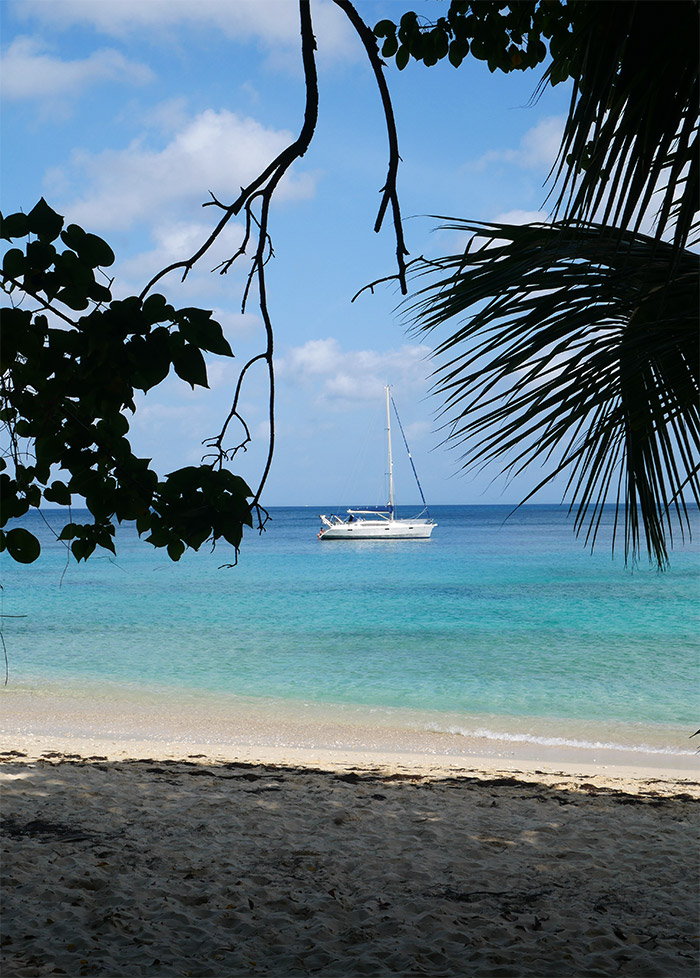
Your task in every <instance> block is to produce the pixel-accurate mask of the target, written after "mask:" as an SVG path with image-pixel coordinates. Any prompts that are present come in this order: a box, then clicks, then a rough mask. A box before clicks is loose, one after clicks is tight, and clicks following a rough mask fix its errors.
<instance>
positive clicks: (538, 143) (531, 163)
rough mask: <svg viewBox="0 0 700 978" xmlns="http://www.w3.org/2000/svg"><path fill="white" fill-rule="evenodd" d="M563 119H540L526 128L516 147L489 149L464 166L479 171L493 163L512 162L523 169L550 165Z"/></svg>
mask: <svg viewBox="0 0 700 978" xmlns="http://www.w3.org/2000/svg"><path fill="white" fill-rule="evenodd" d="M564 121H565V120H564V116H549V117H548V118H546V119H541V120H540V121H539V122H538V123H537V125H536V126H533V128H532V129H528V131H527V132H526V133H525V135H524V136H523V137H522V139H521V140H520V145H519V147H518V149H492V150H489V151H488V152H487V153H484V155H483V156H481V157H479V159H478V160H475V161H473V162H472V163H468V164H467V166H466V168H467V169H469V170H475V171H480V170H485V169H486V167H487V166H490V165H491V164H494V163H512V164H513V165H515V166H519V167H523V168H524V169H534V168H537V167H542V166H545V167H551V166H552V164H553V163H554V161H555V159H556V156H557V152H558V150H559V144H560V143H561V136H562V132H563V131H564Z"/></svg>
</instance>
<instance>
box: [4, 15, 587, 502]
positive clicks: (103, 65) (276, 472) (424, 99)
mask: <svg viewBox="0 0 700 978" xmlns="http://www.w3.org/2000/svg"><path fill="white" fill-rule="evenodd" d="M444 7H445V5H444V4H441V3H436V2H433V0H431V2H420V0H419V2H414V3H412V4H411V3H410V2H409V0H406V2H405V3H404V2H403V0H395V2H391V0H389V2H386V0H385V2H362V0H359V2H358V3H357V8H358V10H359V12H360V14H361V15H362V16H363V17H364V19H365V21H366V22H367V23H369V24H371V25H373V24H374V23H376V22H377V21H378V20H380V19H382V18H383V17H390V18H393V19H398V18H399V17H400V15H401V13H403V12H404V11H405V10H406V9H410V8H413V9H415V10H416V11H417V12H419V13H425V14H426V16H430V14H431V12H432V11H435V10H436V9H438V10H439V11H440V12H444ZM312 14H313V18H314V27H315V31H316V36H317V41H318V48H319V51H318V62H319V75H320V78H319V83H320V113H319V123H318V128H317V132H316V136H315V138H314V141H313V144H312V146H311V148H310V150H309V152H308V153H307V155H306V156H305V158H304V159H303V160H302V161H300V162H299V163H297V165H296V166H295V167H294V169H293V171H292V173H291V174H290V175H289V177H288V178H287V179H286V181H285V183H284V184H283V185H281V186H280V188H279V191H280V192H279V193H278V195H277V196H276V198H275V203H274V207H273V212H272V217H271V225H270V230H271V234H272V239H273V244H274V249H275V258H274V260H273V262H272V263H271V264H270V265H269V266H268V289H269V305H270V310H271V313H272V318H273V324H274V327H275V333H276V349H277V378H278V404H277V451H276V456H275V461H274V465H273V470H272V473H271V476H270V479H269V481H268V485H267V490H266V492H265V495H264V498H263V501H264V502H267V504H268V505H283V504H290V505H305V504H308V505H323V506H329V505H338V506H340V505H345V504H353V503H375V502H383V501H384V499H383V495H384V485H385V480H384V469H385V463H384V454H383V453H384V441H383V440H384V430H383V429H384V419H383V386H384V384H385V383H387V382H388V383H390V384H391V385H392V388H393V393H394V398H395V400H396V402H397V405H398V407H399V411H400V413H401V417H402V421H403V423H404V427H405V429H406V434H407V436H408V439H409V442H410V444H411V448H412V452H413V456H414V459H415V461H416V465H417V467H418V471H419V474H420V476H421V481H422V483H423V487H424V489H425V492H426V495H427V496H428V500H429V502H432V503H435V504H437V503H499V502H508V503H511V502H517V501H518V500H519V498H521V496H522V495H524V494H525V493H526V492H527V490H528V489H529V488H530V487H531V486H532V485H534V484H535V483H537V482H538V481H539V477H540V472H539V471H537V472H531V473H529V474H528V475H527V476H522V477H520V478H519V479H518V480H514V481H513V483H512V484H509V485H508V484H506V482H505V480H504V479H503V478H495V477H496V475H497V473H496V472H495V471H490V472H485V473H481V474H467V475H462V474H460V468H459V452H458V451H455V450H454V449H449V448H447V447H445V446H443V445H442V444H441V441H442V435H441V433H440V431H439V421H438V419H437V411H438V409H439V407H440V402H439V400H438V399H437V398H436V397H435V396H434V395H431V394H430V393H429V391H430V386H431V381H430V373H431V371H432V369H433V365H432V364H431V362H430V359H429V354H430V347H429V346H427V345H425V344H421V343H420V342H419V341H418V340H417V339H416V337H414V336H410V335H408V334H407V333H406V331H405V329H404V326H403V325H402V323H401V320H400V317H399V316H398V315H397V313H396V305H397V302H398V300H399V296H398V293H397V292H396V290H395V289H394V288H393V287H392V286H383V287H380V288H379V289H377V290H375V292H374V294H370V293H369V292H366V293H364V294H363V295H362V296H361V297H360V298H359V299H358V300H357V301H356V302H355V303H351V301H350V300H351V298H352V296H353V295H354V294H355V293H356V292H357V291H358V289H360V288H362V286H363V285H365V284H367V283H368V282H370V281H372V280H374V279H377V278H380V277H382V276H385V275H390V274H392V272H393V271H394V267H395V266H394V250H395V242H394V239H393V234H392V230H391V226H390V224H387V226H386V227H385V229H384V230H383V231H382V233H381V234H379V235H376V234H375V233H374V232H373V230H372V228H373V225H374V220H375V216H376V208H377V206H378V203H379V191H380V189H381V187H382V186H383V183H384V179H385V176H386V167H387V158H388V157H387V142H386V134H385V129H384V124H383V119H382V115H381V108H380V103H379V98H378V94H377V91H376V87H375V82H374V79H373V77H372V74H371V72H370V70H369V66H368V64H367V62H366V60H365V57H364V52H363V50H362V48H361V45H360V43H359V41H358V39H357V37H356V36H355V35H354V33H353V31H352V28H351V27H350V25H349V23H347V22H346V20H345V19H344V16H343V15H342V13H341V12H340V11H338V10H337V9H336V8H335V7H334V6H333V5H332V4H331V3H330V2H327V0H314V2H313V3H312ZM0 15H1V16H2V55H3V57H2V65H3V75H2V92H3V111H2V116H1V125H2V187H3V192H2V209H3V212H5V213H9V212H13V211H16V210H29V209H30V208H31V207H32V206H33V205H34V204H35V203H36V201H37V200H38V199H39V197H41V196H42V195H43V196H44V197H46V199H47V200H48V202H49V203H50V204H51V205H52V206H53V207H54V208H55V209H57V210H58V211H60V212H61V213H62V214H64V215H65V216H66V218H67V221H68V222H71V223H78V224H80V225H82V226H83V227H84V228H86V229H87V230H89V231H93V232H95V233H97V234H100V235H102V236H103V237H104V238H106V240H107V241H109V242H110V244H111V245H112V247H113V248H114V250H115V252H116V254H117V263H116V265H115V267H114V269H113V270H112V271H113V273H114V274H115V283H114V286H113V293H114V294H115V296H121V295H127V294H132V293H134V292H139V291H140V290H141V289H142V287H143V286H144V284H145V283H146V281H147V280H148V279H149V278H150V276H151V274H153V273H154V272H155V271H157V270H159V269H160V268H162V267H163V266H165V265H167V264H168V263H169V262H171V261H173V260H175V259H177V258H182V257H185V256H187V255H188V254H189V253H191V252H192V251H193V250H195V248H196V247H197V246H198V245H199V243H200V242H201V241H202V240H203V239H204V238H205V237H206V235H207V233H208V229H209V228H210V227H211V224H212V223H213V221H214V212H213V210H212V209H211V208H204V209H203V208H202V206H201V205H202V203H203V202H204V201H205V200H207V199H208V194H209V191H213V192H214V193H215V194H216V195H217V196H218V197H219V198H220V199H221V200H225V201H231V200H233V199H234V198H235V197H236V196H237V192H238V189H239V187H240V186H241V185H242V184H243V183H245V182H247V181H249V180H250V179H251V178H252V177H253V176H254V175H255V174H256V173H257V172H258V171H259V170H260V169H261V168H262V167H263V166H264V165H265V164H266V163H267V162H268V161H269V160H270V159H271V158H272V157H273V156H274V155H275V154H276V153H277V152H279V150H280V149H282V148H283V146H284V145H285V144H286V142H287V141H288V140H289V139H290V138H291V137H292V134H294V135H295V134H296V132H297V131H298V129H299V127H300V125H301V122H302V116H303V105H304V94H303V86H302V77H301V67H300V54H299V26H298V12H297V5H296V3H295V2H294V0H223V2H222V0H192V2H191V0H177V2H169V0H166V2H161V0H99V2H94V0H50V2H47V0H38V2H35V0H4V2H3V3H2V4H0ZM539 77H540V73H538V72H530V73H513V74H511V75H508V76H502V75H499V74H496V75H492V74H491V73H490V72H489V71H488V68H487V67H486V65H484V64H482V63H480V62H476V61H472V60H470V59H468V60H467V62H465V63H464V64H463V65H462V67H461V68H460V69H459V70H455V69H454V68H452V67H451V66H450V65H448V64H443V65H438V66H436V67H434V68H431V69H426V68H425V67H423V66H422V65H416V64H415V63H414V64H410V65H409V66H408V68H407V69H406V70H405V71H403V72H398V71H397V70H396V69H395V68H393V67H391V68H389V70H388V80H389V85H390V89H391V93H392V97H393V102H394V109H395V113H396V117H397V123H398V129H399V144H400V151H401V156H402V159H403V163H402V166H401V170H400V173H399V192H400V197H401V206H402V211H403V214H404V216H405V217H406V218H407V221H406V225H405V232H406V238H407V244H408V248H409V250H410V252H411V255H412V256H418V255H421V254H422V255H426V256H430V255H436V254H441V253H449V252H452V251H455V250H457V249H458V248H459V247H461V246H462V245H463V242H460V241H459V240H458V239H457V238H456V237H455V236H454V235H452V234H447V233H444V232H440V231H435V230H434V229H435V227H436V224H437V222H436V221H435V220H433V219H431V218H429V217H427V216H426V215H430V214H442V215H449V216H456V217H465V218H467V217H468V218H472V219H479V220H494V219H499V218H505V219H512V220H516V221H520V220H532V219H536V217H537V216H538V213H539V216H540V217H542V216H544V212H543V211H541V210H540V208H541V206H542V204H543V201H544V198H545V196H546V190H545V189H544V187H543V184H544V181H545V178H546V176H547V173H548V171H549V168H550V166H551V164H552V163H553V161H554V157H555V154H556V149H557V147H558V143H559V137H560V134H561V129H562V125H563V119H564V116H565V114H566V111H567V107H568V101H569V97H570V91H569V89H568V87H567V86H559V87H558V88H556V89H551V88H550V89H547V90H546V91H545V93H544V95H543V96H542V97H541V98H540V99H539V101H537V102H536V103H535V104H534V105H533V104H529V103H530V96H531V95H532V93H533V91H534V89H535V87H536V84H537V82H538V80H539ZM240 234H241V227H240V225H239V224H237V225H235V226H232V225H230V226H229V229H228V233H227V236H226V238H225V240H223V241H221V242H219V243H217V245H216V247H215V249H214V252H213V254H212V256H211V257H207V258H206V259H204V260H203V262H202V263H201V264H200V266H199V267H197V268H196V269H195V271H194V272H193V273H192V275H191V276H190V277H189V278H188V280H187V281H186V282H185V283H184V284H182V283H180V281H179V276H177V275H173V276H170V277H169V278H167V279H165V281H163V282H161V283H160V284H159V286H158V290H159V291H162V292H164V293H165V294H166V295H167V297H168V300H169V301H170V302H172V303H173V304H175V305H180V306H183V305H199V306H202V307H204V308H208V309H213V310H214V312H215V316H216V317H217V318H218V319H219V321H220V322H221V323H222V325H223V326H224V329H225V332H226V335H227V337H228V339H229V342H230V344H231V346H232V348H233V350H234V353H235V354H236V359H235V360H233V361H229V360H225V359H222V358H216V357H211V358H210V384H211V389H210V390H208V391H203V390H199V389H198V390H196V391H194V392H193V391H191V390H190V388H189V387H188V386H187V385H186V384H184V383H183V382H182V381H180V380H178V378H176V377H173V376H171V377H170V378H169V379H168V380H167V381H166V382H165V383H164V384H163V385H161V387H159V388H157V389H156V390H154V391H152V392H151V393H150V394H149V395H148V396H147V397H144V398H142V399H141V401H140V403H139V406H138V408H139V409H138V412H137V415H136V418H135V419H134V421H133V423H132V440H133V443H134V446H135V448H136V450H137V451H138V453H139V454H141V455H143V456H147V457H152V458H153V459H154V461H155V463H156V465H157V467H158V470H159V471H160V472H161V473H164V472H167V471H170V470H171V469H173V468H176V467H178V466H180V465H183V464H196V463H197V462H198V461H199V459H200V457H201V454H202V447H201V442H202V440H203V439H205V438H207V437H209V436H212V435H215V434H216V433H217V432H218V430H219V428H220V426H221V423H222V421H223V419H224V418H225V417H226V414H227V412H228V408H229V405H230V400H231V396H232V392H233V388H234V385H235V381H236V377H237V370H238V369H239V367H240V366H241V365H242V364H243V363H244V362H245V361H246V360H247V358H248V357H249V356H251V355H253V354H254V353H256V352H258V351H259V350H261V349H262V348H263V345H264V337H263V334H262V325H261V322H260V319H259V317H258V316H257V314H256V308H255V305H254V303H253V304H251V305H250V307H249V310H248V312H247V314H246V315H245V316H242V315H241V314H240V301H241V290H242V286H243V282H244V278H245V273H246V271H247V266H245V265H243V264H240V265H238V266H234V269H233V270H232V271H231V272H230V273H229V275H227V276H225V277H222V276H219V275H217V274H211V271H210V270H211V268H212V267H213V266H214V265H215V264H217V262H218V261H219V260H221V259H223V258H226V257H229V256H230V255H231V254H233V253H234V252H235V251H236V248H237V247H238V243H239V239H240ZM266 400H267V398H266V389H265V378H264V376H263V373H262V371H260V373H259V374H255V373H254V372H252V373H251V374H250V375H249V381H248V384H247V387H246V388H245V393H244V397H243V409H244V414H245V416H246V419H247V421H248V423H249V426H250V428H251V431H252V433H253V435H254V442H253V445H252V446H251V448H250V450H249V451H248V452H247V453H246V454H245V455H241V454H240V453H239V456H238V457H237V458H236V460H235V462H234V464H233V468H234V470H235V471H237V472H238V473H239V474H241V475H243V476H244V477H245V478H246V479H247V480H248V481H249V483H250V484H251V485H252V484H256V483H257V479H258V477H259V474H260V467H261V464H262V459H263V456H264V448H265V444H266V422H265V416H266ZM396 454H397V456H399V458H400V456H401V455H402V453H400V452H399V451H398V448H397V449H396ZM396 476H397V501H398V502H399V503H401V502H402V501H403V502H405V503H407V504H412V503H414V502H415V501H416V500H417V498H418V496H417V492H416V490H415V489H414V488H413V487H412V485H411V484H410V476H409V473H408V471H406V469H405V467H403V468H402V465H401V464H397V472H396ZM494 478H495V481H494ZM538 499H539V501H542V502H547V501H559V495H558V493H557V490H556V489H549V490H548V491H547V493H546V494H544V495H541V496H540V497H538Z"/></svg>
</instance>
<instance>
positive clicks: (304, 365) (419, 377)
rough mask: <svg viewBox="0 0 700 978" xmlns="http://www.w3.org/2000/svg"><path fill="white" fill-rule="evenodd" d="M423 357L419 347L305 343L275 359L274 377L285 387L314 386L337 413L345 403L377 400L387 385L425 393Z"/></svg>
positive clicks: (426, 370) (426, 365) (332, 341)
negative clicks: (345, 346)
mask: <svg viewBox="0 0 700 978" xmlns="http://www.w3.org/2000/svg"><path fill="white" fill-rule="evenodd" d="M428 354H429V349H428V347H426V346H421V345H418V344H405V345H403V346H401V347H399V349H396V350H386V351H383V352H379V351H377V350H348V351H344V350H343V349H342V348H341V346H340V344H339V343H338V341H337V340H336V339H323V340H309V341H308V342H307V343H305V344H304V345H303V346H298V347H295V348H293V349H291V350H289V351H288V352H287V353H286V354H285V356H283V357H281V358H280V359H279V360H278V362H277V373H278V375H279V376H280V378H283V379H284V380H285V382H287V383H290V382H291V383H294V384H302V385H305V386H314V387H316V388H317V396H318V397H320V398H321V399H322V400H323V401H324V402H325V403H326V404H327V406H329V407H337V408H338V409H340V410H342V409H344V407H345V406H346V405H347V402H348V401H376V400H377V397H378V396H380V395H381V391H382V389H383V387H384V386H385V384H387V383H389V384H392V385H395V386H396V387H397V388H400V389H401V391H402V393H406V392H411V393H416V392H420V393H422V392H424V391H425V386H426V384H425V378H426V376H427V375H428V374H429V373H430V371H431V367H430V364H429V363H428V362H427V357H428Z"/></svg>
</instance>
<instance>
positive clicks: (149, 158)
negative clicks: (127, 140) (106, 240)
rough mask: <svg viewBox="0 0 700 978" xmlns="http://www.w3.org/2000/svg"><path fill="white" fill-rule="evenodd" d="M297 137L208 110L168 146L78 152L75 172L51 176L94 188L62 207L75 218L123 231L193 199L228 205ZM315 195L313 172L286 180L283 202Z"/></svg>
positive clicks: (141, 143)
mask: <svg viewBox="0 0 700 978" xmlns="http://www.w3.org/2000/svg"><path fill="white" fill-rule="evenodd" d="M293 138H294V137H293V136H292V134H291V133H289V132H286V131H284V130H273V129H268V128H265V127H264V126H263V125H261V124H260V123H259V122H257V121H256V120H255V119H251V118H249V117H247V118H244V117H241V116H239V115H237V114H235V113H233V112H229V111H226V110H223V111H221V112H216V111H214V110H213V109H207V110H206V111H205V112H202V113H200V114H199V115H197V116H196V117H195V118H193V119H190V120H189V121H188V122H187V124H186V125H184V126H183V127H182V128H181V129H180V130H179V131H178V132H177V133H176V134H175V135H174V137H173V138H172V139H171V141H170V142H169V143H168V144H167V145H166V146H165V147H164V148H162V149H153V148H151V147H150V146H147V145H146V144H145V143H144V141H143V140H137V141H134V142H133V143H132V144H131V145H130V146H129V147H128V148H127V149H125V150H119V151H114V150H107V151H105V152H103V153H99V154H97V155H89V154H87V153H79V154H76V155H75V156H74V157H73V160H72V168H71V173H70V174H66V172H65V171H58V172H55V173H54V174H53V175H52V178H51V179H52V181H53V182H54V184H56V185H60V184H61V183H62V182H63V183H64V184H65V183H66V182H67V181H68V179H69V178H70V180H71V181H72V183H73V184H74V185H75V184H79V185H80V186H81V187H82V186H85V185H86V184H87V188H88V189H87V190H86V191H85V192H84V193H83V194H81V195H79V196H78V197H77V198H76V199H75V200H73V201H72V202H68V203H65V204H63V207H64V208H65V210H66V213H67V214H69V215H70V218H71V220H72V221H74V222H76V223H78V224H82V225H83V226H85V227H89V228H91V229H94V230H116V229H124V228H129V227H132V226H133V225H134V224H135V223H137V222H143V221H145V222H147V223H148V222H149V221H155V220H157V219H158V217H159V216H160V215H161V214H163V213H167V211H168V209H170V208H171V206H172V205H173V204H174V203H175V202H177V203H178V208H179V209H180V210H181V209H182V207H183V205H184V204H186V203H188V202H191V204H192V206H199V205H200V204H201V203H202V202H203V201H205V200H207V199H208V192H209V191H211V192H212V193H213V194H215V195H216V196H217V198H218V199H220V200H222V201H223V202H226V203H228V202H230V201H232V200H233V199H235V197H236V195H237V193H238V192H239V188H240V187H241V186H244V185H245V184H247V183H249V182H250V180H251V179H252V178H253V177H255V176H256V175H257V174H258V173H259V172H260V171H261V170H262V169H263V168H264V167H265V166H266V165H267V164H268V163H269V162H270V161H271V160H272V159H274V157H275V156H276V155H277V154H278V153H279V152H280V151H281V150H282V149H283V148H284V147H285V146H286V145H288V143H289V142H290V141H291V140H292V139H293ZM313 193H314V178H313V177H312V176H311V175H310V174H308V173H301V174H298V175H297V174H294V173H292V174H288V175H287V176H286V177H285V178H284V180H283V181H282V182H281V184H280V186H279V189H278V192H277V195H276V199H277V200H284V199H285V198H287V199H289V198H297V199H298V198H309V197H311V196H312V195H313ZM212 213H213V214H215V213H220V212H214V211H212ZM215 219H216V218H215ZM212 223H214V222H212Z"/></svg>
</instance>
